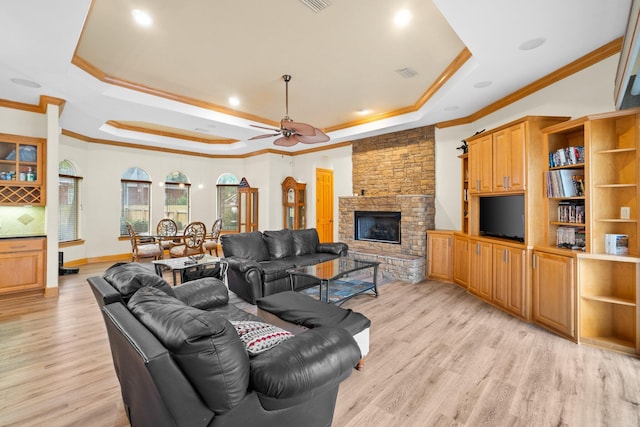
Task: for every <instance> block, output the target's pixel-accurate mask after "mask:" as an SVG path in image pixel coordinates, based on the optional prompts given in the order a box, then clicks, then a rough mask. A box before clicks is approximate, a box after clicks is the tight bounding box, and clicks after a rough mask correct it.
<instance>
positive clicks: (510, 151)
mask: <svg viewBox="0 0 640 427" xmlns="http://www.w3.org/2000/svg"><path fill="white" fill-rule="evenodd" d="M525 154H526V153H525V124H524V123H521V124H519V125H516V126H512V127H510V128H507V129H503V130H501V131H498V132H496V133H494V134H493V191H522V190H524V189H525V188H526V185H525V184H526V181H525V161H526V160H525Z"/></svg>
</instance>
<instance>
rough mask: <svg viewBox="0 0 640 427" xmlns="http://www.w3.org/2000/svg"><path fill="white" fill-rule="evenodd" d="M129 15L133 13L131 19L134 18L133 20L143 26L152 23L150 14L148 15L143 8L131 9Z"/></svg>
mask: <svg viewBox="0 0 640 427" xmlns="http://www.w3.org/2000/svg"><path fill="white" fill-rule="evenodd" d="M131 15H133V19H135V21H136V22H137V23H138V24H139V25H141V26H143V27H148V26H150V25H151V24H153V19H152V18H151V15H149V14H148V13H147V12H145V11H143V10H140V9H133V10H132V11H131Z"/></svg>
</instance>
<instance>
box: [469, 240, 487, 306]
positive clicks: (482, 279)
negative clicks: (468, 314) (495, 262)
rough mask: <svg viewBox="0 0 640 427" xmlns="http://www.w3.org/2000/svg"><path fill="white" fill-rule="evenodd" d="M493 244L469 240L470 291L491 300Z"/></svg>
mask: <svg viewBox="0 0 640 427" xmlns="http://www.w3.org/2000/svg"><path fill="white" fill-rule="evenodd" d="M491 246H492V245H491V243H487V242H481V241H478V240H469V261H470V262H469V291H470V292H472V293H474V294H476V295H478V296H479V297H481V298H484V299H486V300H491V287H492V286H491V283H492V279H491V278H492V273H493V272H492V262H491V259H492V253H491V252H492V250H491Z"/></svg>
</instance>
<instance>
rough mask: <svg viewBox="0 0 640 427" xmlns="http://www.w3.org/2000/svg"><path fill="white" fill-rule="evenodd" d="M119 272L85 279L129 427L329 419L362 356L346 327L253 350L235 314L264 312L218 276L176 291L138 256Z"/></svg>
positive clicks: (245, 316)
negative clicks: (231, 298) (231, 292)
mask: <svg viewBox="0 0 640 427" xmlns="http://www.w3.org/2000/svg"><path fill="white" fill-rule="evenodd" d="M114 270H115V271H114ZM114 270H112V269H110V270H107V272H106V274H105V276H104V277H91V278H89V279H88V281H89V283H90V285H91V287H92V290H93V292H94V294H95V296H96V300H97V301H98V304H99V306H101V308H102V313H103V317H104V320H105V325H106V328H107V333H108V336H109V344H110V346H111V353H112V357H113V362H114V367H115V370H116V374H117V377H118V380H119V381H120V386H121V392H122V398H123V401H124V404H125V408H126V411H127V415H128V417H129V420H130V422H131V424H132V426H244V425H247V426H249V425H256V426H257V425H259V426H267V427H269V426H274V427H275V426H285V425H286V426H305V427H314V426H330V425H331V421H332V419H333V411H334V408H335V401H336V396H337V392H338V386H339V384H340V382H342V381H343V380H344V379H346V378H347V377H348V376H349V375H350V374H351V372H352V371H353V367H354V366H355V365H356V364H357V362H358V359H359V358H360V350H359V349H358V346H357V344H356V343H355V341H354V340H353V338H352V337H351V335H350V334H349V332H347V331H346V330H344V329H341V328H333V327H321V328H315V329H312V330H309V331H306V332H304V333H302V334H299V335H296V336H294V337H293V338H290V339H288V340H286V341H283V342H281V343H280V344H278V345H277V346H275V347H273V348H271V349H270V350H267V351H265V352H263V353H260V354H258V355H256V356H252V357H249V355H248V353H247V352H246V350H245V348H244V344H243V343H242V342H241V341H240V338H239V337H238V334H237V333H236V331H235V329H234V327H233V326H232V325H231V323H230V322H229V321H230V320H262V319H259V318H257V317H255V316H253V315H251V314H250V313H247V312H245V311H243V310H240V309H239V308H237V307H236V306H234V305H233V304H229V303H228V293H227V290H226V287H225V286H224V284H223V283H222V282H220V281H219V280H218V279H215V278H203V279H199V280H195V281H193V282H186V283H184V284H183V285H181V286H178V287H176V288H171V287H170V286H169V285H168V284H167V282H166V281H164V280H163V279H162V278H160V277H158V276H154V275H153V274H151V273H148V272H144V271H142V270H140V268H139V266H137V265H136V263H130V264H126V265H118V266H116V268H115V269H114ZM167 287H168V288H167ZM165 291H168V292H165ZM172 291H173V294H172Z"/></svg>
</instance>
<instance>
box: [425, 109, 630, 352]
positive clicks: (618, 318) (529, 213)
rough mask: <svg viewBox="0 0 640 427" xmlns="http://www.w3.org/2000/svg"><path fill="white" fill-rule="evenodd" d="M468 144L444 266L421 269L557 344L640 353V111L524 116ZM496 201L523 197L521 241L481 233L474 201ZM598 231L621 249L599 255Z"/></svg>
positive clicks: (602, 239)
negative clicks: (561, 340) (458, 214)
mask: <svg viewBox="0 0 640 427" xmlns="http://www.w3.org/2000/svg"><path fill="white" fill-rule="evenodd" d="M467 143H468V146H469V150H468V153H466V154H464V155H462V156H460V158H461V164H462V183H463V188H462V193H463V194H462V206H463V213H462V230H461V231H456V232H450V235H451V234H452V237H453V238H452V239H448V240H446V242H452V248H448V249H449V250H450V251H451V253H452V254H453V256H452V257H451V258H453V263H452V265H450V266H449V267H448V268H444V267H440V268H438V267H430V271H443V270H446V271H451V275H450V277H451V278H452V279H453V281H454V282H455V283H457V284H459V285H460V286H462V287H464V288H465V289H467V290H468V291H469V292H471V293H473V294H474V295H476V296H478V297H479V298H481V299H483V300H485V301H487V302H488V303H490V304H492V305H494V306H496V307H498V308H500V309H502V310H504V311H506V312H508V313H510V314H512V315H514V316H516V317H519V318H521V319H522V320H525V321H531V322H534V323H535V324H537V325H539V326H542V327H544V328H546V329H548V330H549V331H552V332H554V333H556V334H558V335H561V336H563V337H565V338H568V339H570V340H573V341H575V342H578V343H587V344H591V345H595V346H599V347H603V348H608V349H611V350H616V351H620V352H625V353H629V354H634V355H640V335H639V331H640V314H639V312H638V296H639V294H640V239H639V233H638V231H639V230H638V228H639V225H638V214H639V212H640V205H639V198H638V178H639V176H640V172H639V168H640V159H639V150H638V147H639V145H640V109H629V110H622V111H616V112H612V113H604V114H596V115H589V116H585V117H581V118H578V119H574V120H569V118H567V117H544V116H527V117H524V118H522V119H519V120H516V121H513V122H511V123H508V124H505V125H503V126H500V127H498V128H496V129H493V130H489V131H485V132H482V133H480V134H477V135H474V136H472V137H470V138H468V139H467ZM558 188H561V189H564V192H563V191H562V190H561V191H560V192H558V191H557V189H558ZM502 195H522V196H523V199H524V230H523V231H524V239H523V240H524V241H522V242H519V241H515V240H511V239H503V238H496V237H490V236H486V235H482V234H483V233H481V227H480V204H481V199H482V198H483V197H495V196H502ZM445 234H446V233H445ZM606 235H623V236H626V237H619V238H618V241H621V242H628V249H627V251H628V253H627V254H620V253H608V251H607V250H606V248H605V236H606ZM433 238H434V239H438V240H439V241H441V242H445V240H444V239H443V232H442V231H434V232H433ZM622 250H623V249H619V251H622ZM609 252H612V251H611V250H610V251H609ZM613 252H615V251H613ZM441 259H443V260H449V259H450V257H442V258H441ZM440 277H442V276H440Z"/></svg>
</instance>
